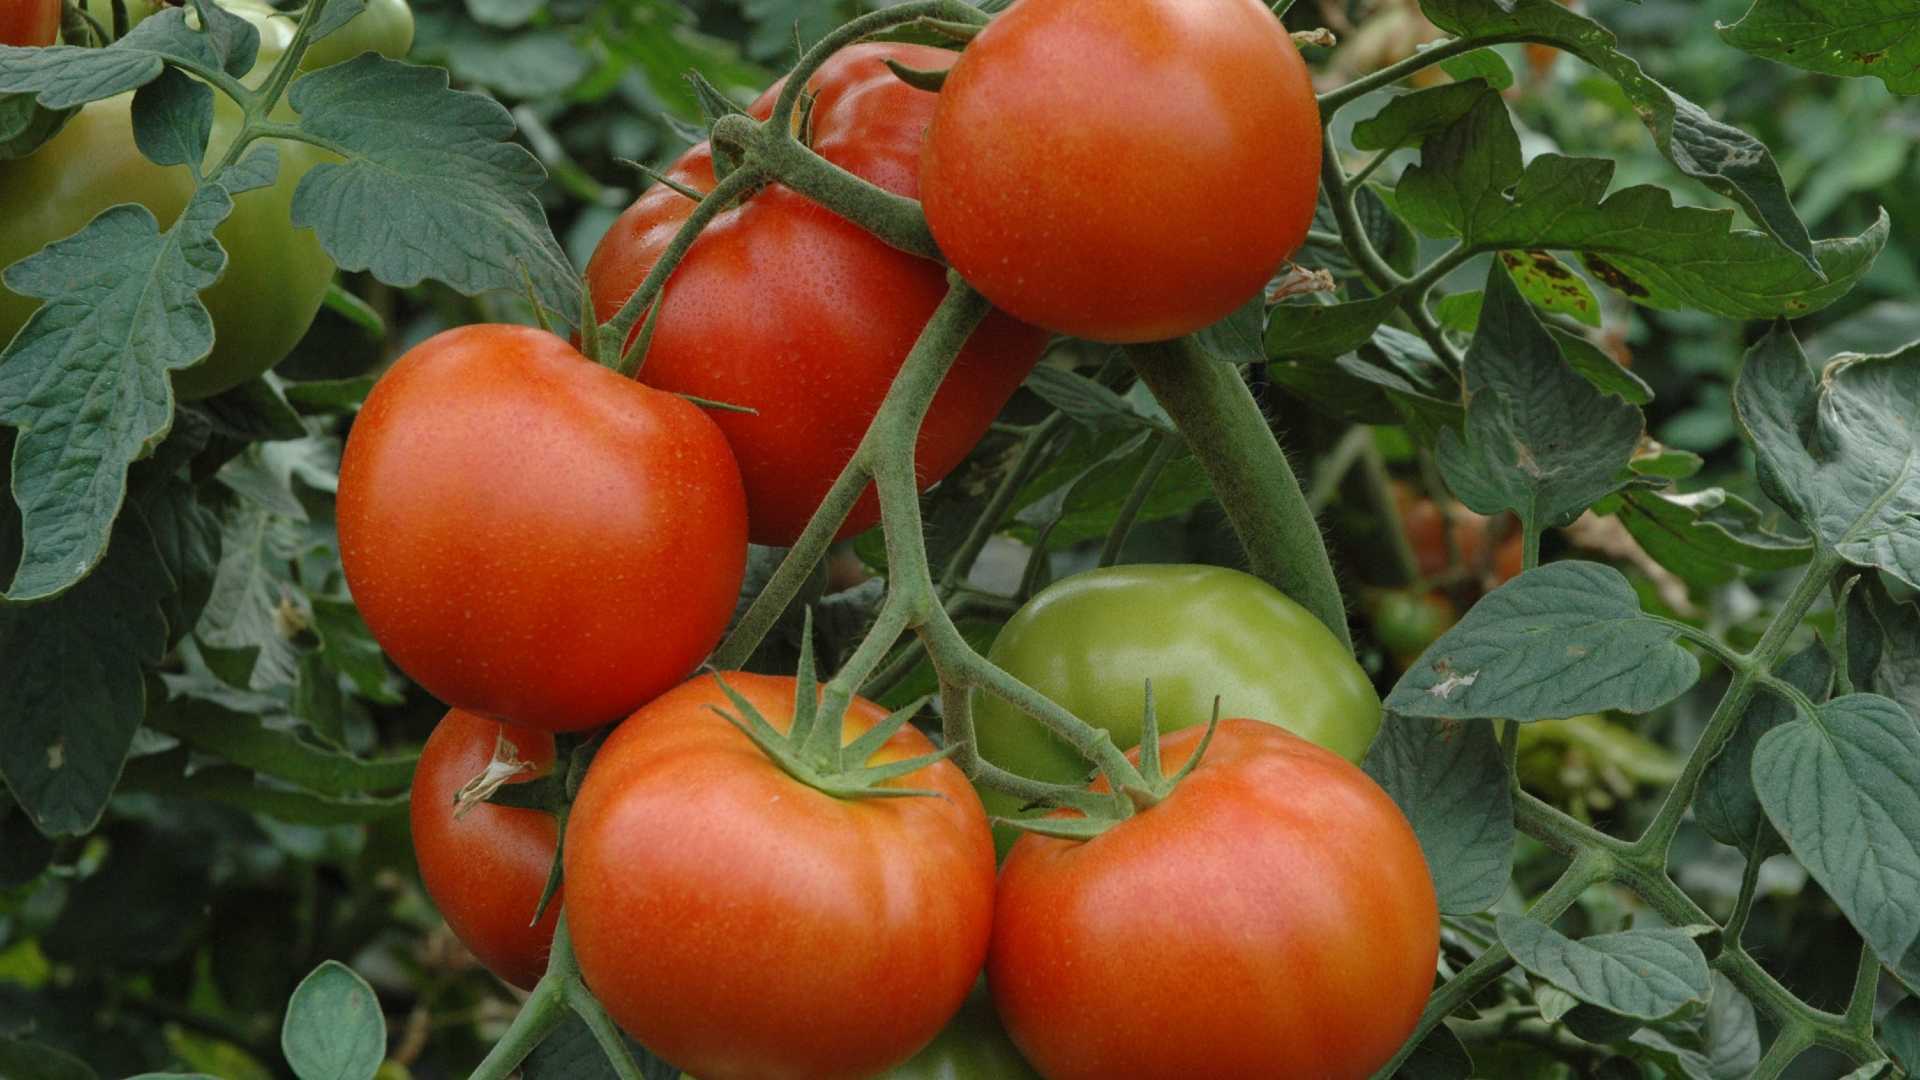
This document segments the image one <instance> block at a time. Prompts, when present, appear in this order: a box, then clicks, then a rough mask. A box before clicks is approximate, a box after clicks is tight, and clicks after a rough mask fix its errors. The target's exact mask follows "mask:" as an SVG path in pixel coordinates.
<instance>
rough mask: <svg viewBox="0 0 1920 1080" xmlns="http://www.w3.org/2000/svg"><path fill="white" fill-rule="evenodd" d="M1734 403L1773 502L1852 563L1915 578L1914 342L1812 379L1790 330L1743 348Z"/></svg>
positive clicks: (1919, 480) (1918, 566) (1834, 364)
mask: <svg viewBox="0 0 1920 1080" xmlns="http://www.w3.org/2000/svg"><path fill="white" fill-rule="evenodd" d="M1734 406H1735V413H1736V415H1737V416H1738V418H1739V421H1740V424H1741V427H1742V428H1743V429H1744V430H1745V432H1746V435H1747V439H1748V441H1749V442H1750V443H1751V444H1752V445H1753V448H1754V452H1755V456H1756V457H1757V458H1758V462H1757V465H1758V469H1759V474H1760V483H1761V487H1762V489H1763V490H1765V491H1766V493H1767V495H1768V496H1769V497H1770V498H1772V499H1773V500H1774V501H1775V502H1777V503H1779V504H1780V505H1781V506H1783V507H1785V508H1786V509H1787V511H1788V512H1789V513H1791V514H1792V515H1793V516H1794V518H1795V519H1796V520H1798V521H1799V522H1800V523H1801V524H1803V525H1805V526H1806V527H1807V528H1808V529H1809V530H1811V531H1812V532H1814V533H1815V534H1817V535H1818V536H1819V537H1820V538H1821V539H1822V540H1824V541H1825V542H1826V544H1827V545H1828V546H1829V547H1831V548H1833V550H1834V551H1836V552H1838V553H1839V554H1840V556H1841V557H1843V558H1845V559H1846V560H1847V561H1849V562H1851V563H1853V564H1854V565H1856V566H1871V567H1877V568H1879V569H1881V570H1885V571H1886V572H1888V573H1890V574H1892V575H1894V576H1895V577H1897V578H1899V579H1900V580H1902V581H1904V582H1906V583H1907V584H1908V585H1909V586H1915V587H1920V343H1916V344H1914V345H1910V346H1908V347H1907V348H1905V349H1902V350H1900V351H1899V352H1897V353H1893V354H1892V355H1888V356H1860V355H1856V354H1850V353H1842V354H1841V355H1839V356H1837V357H1835V358H1833V360H1831V361H1829V362H1828V363H1827V365H1826V368H1825V369H1824V370H1823V371H1821V372H1820V375H1819V379H1818V381H1817V382H1816V380H1815V378H1814V373H1813V372H1812V371H1811V370H1810V369H1809V368H1808V366H1807V359H1806V355H1805V354H1804V353H1802V352H1801V351H1800V343H1799V342H1798V341H1796V340H1795V339H1794V336H1793V333H1792V331H1791V330H1789V329H1787V328H1786V327H1785V326H1776V327H1775V328H1774V329H1773V330H1772V331H1771V332H1769V333H1768V334H1767V336H1766V337H1764V338H1762V339H1761V340H1760V341H1759V342H1758V343H1756V344H1755V345H1754V347H1753V348H1752V350H1750V351H1749V352H1748V353H1747V359H1746V363H1745V365H1744V366H1743V367H1742V368H1741V371H1740V379H1739V382H1738V383H1737V384H1736V385H1735V388H1734Z"/></svg>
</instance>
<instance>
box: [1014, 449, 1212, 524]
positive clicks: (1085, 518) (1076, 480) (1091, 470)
mask: <svg viewBox="0 0 1920 1080" xmlns="http://www.w3.org/2000/svg"><path fill="white" fill-rule="evenodd" d="M1173 437H1176V436H1167V435H1157V434H1154V433H1152V432H1146V431H1142V432H1138V433H1136V434H1134V435H1133V436H1132V437H1131V438H1128V439H1127V440H1126V441H1124V442H1122V443H1119V444H1118V445H1117V446H1115V445H1113V444H1112V443H1110V442H1108V441H1107V440H1099V441H1097V442H1094V443H1090V444H1086V449H1087V451H1088V453H1087V454H1086V455H1085V456H1081V455H1078V454H1076V455H1074V456H1072V457H1063V459H1062V460H1063V462H1068V463H1075V462H1077V463H1079V464H1080V466H1081V470H1080V471H1079V472H1077V473H1072V474H1069V476H1068V478H1067V479H1066V480H1065V481H1064V482H1061V483H1058V486H1056V487H1054V488H1052V489H1051V490H1050V491H1042V493H1041V494H1040V496H1039V497H1038V498H1036V499H1034V500H1033V501H1031V502H1026V503H1025V504H1024V505H1023V506H1022V507H1021V509H1020V510H1019V511H1018V513H1017V514H1016V515H1015V521H1016V522H1017V523H1018V525H1017V527H1015V528H1014V529H1012V530H1011V532H1012V533H1013V535H1015V536H1017V537H1019V538H1021V539H1022V540H1024V541H1027V542H1029V543H1031V542H1033V541H1035V540H1037V539H1038V537H1039V536H1040V534H1041V532H1042V531H1043V530H1044V531H1045V535H1046V536H1047V538H1048V542H1049V543H1050V544H1053V545H1062V546H1064V545H1071V544H1077V543H1081V542H1082V541H1086V540H1092V539H1096V538H1098V537H1102V536H1105V535H1106V534H1107V531H1108V530H1109V529H1111V528H1112V527H1113V523H1114V521H1115V519H1116V518H1117V517H1118V516H1119V512H1120V508H1121V506H1122V504H1124V503H1125V502H1126V499H1127V494H1128V493H1129V492H1131V491H1132V490H1133V486H1134V483H1135V481H1136V480H1137V479H1138V478H1139V476H1140V471H1141V469H1142V468H1144V467H1145V465H1146V463H1147V460H1148V459H1149V458H1151V457H1152V456H1153V453H1154V449H1155V445H1156V444H1157V442H1158V440H1160V439H1163V438H1173ZM1101 447H1109V448H1110V449H1109V450H1108V452H1107V453H1105V454H1104V455H1103V454H1101V453H1100V448H1101ZM1058 475H1059V474H1058V472H1057V471H1055V470H1048V471H1047V472H1045V473H1043V474H1042V475H1041V476H1040V477H1038V478H1036V480H1035V483H1034V484H1033V485H1030V486H1029V488H1028V490H1030V491H1036V490H1041V488H1040V485H1041V483H1042V482H1044V481H1047V480H1048V479H1049V477H1052V476H1058ZM1212 496H1213V489H1212V488H1211V487H1210V486H1209V485H1208V484H1207V479H1206V474H1205V473H1204V472H1203V471H1202V470H1201V468H1200V463H1199V461H1198V460H1197V459H1196V458H1195V457H1194V456H1193V455H1192V454H1191V453H1188V452H1186V451H1185V450H1184V448H1183V449H1182V451H1181V452H1180V453H1179V454H1178V455H1177V456H1176V457H1175V458H1174V459H1173V460H1172V461H1170V462H1168V463H1167V465H1166V467H1165V468H1164V469H1162V470H1161V472H1160V475H1159V477H1158V478H1157V479H1156V480H1155V481H1154V485H1153V490H1152V491H1150V492H1149V493H1148V495H1147V501H1146V502H1145V503H1143V504H1142V505H1141V506H1140V509H1139V512H1138V514H1137V515H1136V517H1135V518H1134V521H1135V523H1136V524H1142V523H1146V522H1150V521H1163V520H1165V519H1167V518H1170V517H1178V516H1179V515H1181V514H1184V513H1186V512H1187V511H1189V510H1192V509H1193V508H1194V507H1196V506H1198V505H1200V504H1201V503H1203V502H1205V501H1207V500H1208V499H1210V498H1212ZM1022 501H1024V496H1023V499H1022Z"/></svg>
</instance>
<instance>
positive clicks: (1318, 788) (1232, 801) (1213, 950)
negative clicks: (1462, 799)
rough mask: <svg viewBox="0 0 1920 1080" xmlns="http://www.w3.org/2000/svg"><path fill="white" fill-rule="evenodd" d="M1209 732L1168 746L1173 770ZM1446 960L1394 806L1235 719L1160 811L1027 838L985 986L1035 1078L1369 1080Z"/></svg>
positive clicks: (1286, 741) (1334, 765) (1006, 895)
mask: <svg viewBox="0 0 1920 1080" xmlns="http://www.w3.org/2000/svg"><path fill="white" fill-rule="evenodd" d="M1202 734H1203V730H1202V729H1198V728H1190V729H1188V730H1186V731H1182V732H1178V733H1176V734H1174V735H1171V736H1169V737H1168V738H1167V739H1166V740H1165V741H1164V742H1163V743H1162V754H1163V756H1164V758H1165V759H1166V760H1165V767H1166V769H1167V770H1168V771H1169V772H1171V771H1173V770H1174V769H1177V768H1178V767H1180V766H1181V765H1183V764H1185V762H1186V760H1187V758H1188V757H1190V756H1191V755H1192V754H1193V752H1194V749H1195V747H1196V746H1197V744H1198V743H1199V742H1200V736H1201V735H1202ZM1439 942H1440V913H1439V908H1438V905H1437V902H1436V900H1435V897H1434V889H1433V879H1432V877H1431V876H1430V875H1429V873H1428V870H1427V864H1426V860H1425V857H1424V856H1423V855H1422V854H1421V851H1420V844H1419V842H1418V841H1417V840H1416V839H1415V838H1414V835H1413V829H1412V828H1410V827H1409V826H1408V825H1407V821H1406V818H1405V817H1403V816H1402V815H1401V813H1400V810H1399V808H1398V807H1396V806H1395V805H1394V803H1393V800H1392V799H1390V798H1388V797H1387V793H1386V792H1384V791H1382V790H1380V787H1379V786H1378V785H1377V784H1375V783H1374V782H1373V781H1372V780H1370V779H1368V777H1367V775H1366V774H1365V773H1363V772H1361V771H1360V770H1359V769H1358V768H1355V767H1354V766H1353V765H1351V764H1349V763H1347V762H1345V761H1343V760H1341V759H1340V758H1339V757H1337V756H1335V755H1334V754H1331V753H1329V752H1327V751H1325V750H1322V749H1321V748H1319V747H1317V746H1314V745H1313V744H1311V743H1308V742H1306V741H1305V740H1302V739H1300V738H1297V737H1295V736H1294V735H1291V734H1289V733H1288V732H1286V731H1283V730H1281V729H1280V728H1278V727H1275V726H1273V725H1271V724H1263V723H1258V722H1256V721H1253V720H1246V719H1235V720H1224V721H1222V722H1221V723H1220V727H1219V730H1218V732H1217V733H1216V734H1215V736H1214V739H1213V742H1212V744H1211V745H1210V746H1209V747H1208V748H1207V752H1206V756H1205V757H1204V758H1203V759H1202V760H1201V762H1200V765H1199V767H1198V768H1196V769H1195V770H1194V771H1193V772H1192V773H1191V774H1189V775H1188V776H1187V777H1186V779H1185V780H1183V781H1182V782H1181V783H1180V784H1179V786H1177V787H1176V788H1175V789H1174V790H1173V792H1172V794H1170V795H1169V796H1167V797H1166V798H1165V799H1164V800H1163V801H1161V802H1160V803H1159V804H1158V805H1156V806H1154V807H1152V808H1150V809H1147V810H1143V811H1140V812H1139V813H1137V814H1135V815H1134V816H1133V817H1131V818H1128V819H1127V820H1125V821H1122V822H1120V823H1119V824H1117V825H1115V826H1113V827H1112V828H1111V829H1109V830H1108V831H1106V832H1104V833H1102V834H1101V835H1099V836H1097V837H1095V838H1093V839H1092V840H1087V841H1084V842H1074V841H1067V840H1057V839H1053V838H1050V837H1043V836H1038V835H1027V836H1023V837H1021V838H1020V842H1019V843H1018V844H1015V845H1014V848H1013V852H1012V853H1011V854H1010V855H1008V856H1007V862H1006V865H1005V866H1004V867H1003V868H1002V869H1001V873H1000V889H999V893H998V894H997V897H996V900H995V905H994V925H993V946H992V951H991V953H990V954H989V956H988V959H987V981H988V983H989V985H990V986H991V987H992V988H993V997H994V1001H995V1002H996V1003H997V1004H998V1005H999V1007H1000V1016H1001V1018H1002V1019H1003V1020H1005V1021H1006V1025H1007V1030H1008V1032H1009V1033H1010V1034H1012V1036H1013V1040H1014V1042H1016V1043H1018V1044H1019V1046H1020V1049H1021V1050H1022V1051H1023V1052H1024V1053H1025V1054H1026V1056H1027V1059H1028V1060H1029V1061H1031V1062H1033V1064H1034V1065H1035V1066H1036V1067H1037V1068H1038V1069H1039V1070H1040V1072H1041V1074H1042V1075H1044V1076H1046V1077H1047V1080H1108V1078H1111V1077H1120V1076H1124V1077H1126V1078H1127V1080H1188V1078H1191V1077H1206V1078H1207V1080H1274V1078H1277V1077H1288V1078H1293V1077H1298V1078H1302V1080H1305V1078H1308V1077H1311V1078H1312V1080H1363V1078H1365V1077H1367V1076H1368V1075H1370V1074H1371V1073H1372V1072H1373V1071H1374V1070H1375V1069H1376V1068H1378V1067H1379V1066H1380V1065H1382V1064H1384V1063H1385V1062H1386V1060H1387V1059H1388V1058H1389V1057H1391V1056H1392V1055H1393V1053H1394V1051H1396V1050H1398V1049H1399V1047H1400V1044H1401V1043H1402V1042H1403V1041H1405V1040H1406V1038H1407V1036H1408V1035H1409V1034H1411V1033H1412V1031H1413V1028H1414V1025H1415V1023H1416V1022H1417V1021H1418V1020H1419V1018H1420V1010H1421V1008H1422V1007H1423V1006H1424V1005H1425V1003H1426V1000H1427V995H1428V993H1429V991H1430V990H1431V989H1432V986H1433V979H1434V967H1435V962H1436V960H1437V958H1438V955H1439Z"/></svg>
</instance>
